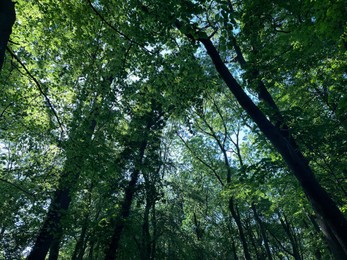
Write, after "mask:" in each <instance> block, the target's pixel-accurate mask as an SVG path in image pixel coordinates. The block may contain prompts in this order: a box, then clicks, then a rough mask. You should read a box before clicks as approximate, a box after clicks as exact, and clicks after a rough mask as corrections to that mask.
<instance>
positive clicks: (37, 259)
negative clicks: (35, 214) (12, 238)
mask: <svg viewBox="0 0 347 260" xmlns="http://www.w3.org/2000/svg"><path fill="white" fill-rule="evenodd" d="M70 202H71V196H70V189H68V188H65V189H63V188H59V189H58V190H57V191H56V192H55V194H54V197H53V200H52V203H51V205H50V207H49V210H48V213H47V216H46V220H45V222H44V224H43V226H42V227H41V230H40V233H39V235H38V236H37V238H36V242H35V245H34V247H33V249H32V251H31V252H30V254H29V256H28V257H27V260H44V259H45V258H46V255H47V253H48V250H49V249H50V247H51V246H52V244H53V242H54V240H55V239H56V237H55V236H56V235H57V234H58V233H60V232H61V219H62V217H63V216H65V213H66V210H67V209H68V207H69V205H70Z"/></svg>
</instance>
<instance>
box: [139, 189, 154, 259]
mask: <svg viewBox="0 0 347 260" xmlns="http://www.w3.org/2000/svg"><path fill="white" fill-rule="evenodd" d="M148 196H150V195H148V194H147V198H146V206H145V212H144V214H143V224H142V243H141V259H143V260H148V259H151V243H150V241H151V236H150V233H149V212H150V208H151V206H152V205H151V200H150V199H149V198H148Z"/></svg>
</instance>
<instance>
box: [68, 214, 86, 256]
mask: <svg viewBox="0 0 347 260" xmlns="http://www.w3.org/2000/svg"><path fill="white" fill-rule="evenodd" d="M88 221H89V215H88V214H86V216H85V217H84V221H83V225H82V229H81V234H80V236H79V238H78V240H77V242H76V246H75V250H74V252H73V255H72V260H82V259H83V255H84V251H85V245H86V237H87V228H88Z"/></svg>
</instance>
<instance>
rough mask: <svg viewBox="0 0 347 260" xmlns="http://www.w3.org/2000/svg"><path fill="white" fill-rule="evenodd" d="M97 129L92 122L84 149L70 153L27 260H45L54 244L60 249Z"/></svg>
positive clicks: (83, 145)
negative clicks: (64, 222)
mask: <svg viewBox="0 0 347 260" xmlns="http://www.w3.org/2000/svg"><path fill="white" fill-rule="evenodd" d="M95 127H96V121H95V119H92V120H90V123H89V125H88V130H87V133H86V136H85V140H84V141H82V147H78V148H77V149H80V150H79V151H77V154H78V155H77V156H76V155H74V153H75V152H73V151H70V152H69V154H70V156H69V155H68V158H67V161H66V163H65V170H64V171H63V173H62V175H61V176H60V180H59V185H58V188H57V190H56V191H55V193H54V196H53V199H52V202H51V205H50V206H49V209H48V213H47V216H46V219H45V221H44V223H43V226H42V227H41V229H40V232H39V234H38V236H37V238H36V241H35V244H34V247H33V249H32V250H31V252H30V254H29V256H28V257H27V260H44V259H45V258H46V256H47V253H48V251H49V249H50V248H51V246H52V244H53V243H54V242H57V243H58V245H56V248H59V242H60V240H61V237H62V236H63V228H62V219H63V218H64V217H65V216H66V213H67V210H68V208H69V206H70V203H71V191H72V189H73V187H74V186H75V185H76V184H77V182H78V178H79V175H80V168H81V167H82V165H81V164H83V153H85V149H84V148H87V147H85V145H86V143H89V142H90V140H91V137H92V134H93V132H94V129H95ZM72 136H73V135H72ZM78 145H79V144H78ZM78 145H77V146H78ZM87 145H88V144H87ZM57 253H59V252H57ZM57 253H54V254H57Z"/></svg>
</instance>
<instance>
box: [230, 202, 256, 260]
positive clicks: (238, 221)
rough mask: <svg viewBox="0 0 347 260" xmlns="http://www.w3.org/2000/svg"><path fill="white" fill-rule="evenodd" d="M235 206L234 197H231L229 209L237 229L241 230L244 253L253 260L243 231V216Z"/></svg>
mask: <svg viewBox="0 0 347 260" xmlns="http://www.w3.org/2000/svg"><path fill="white" fill-rule="evenodd" d="M235 207H236V206H235V205H234V199H233V198H230V199H229V210H230V213H231V215H232V217H233V218H234V220H235V222H236V226H237V229H238V230H239V236H240V240H241V243H242V247H243V254H244V256H245V259H246V260H251V259H252V258H251V255H250V253H249V249H248V244H247V240H246V236H245V232H244V231H243V226H242V222H241V218H240V216H239V214H238V212H237V211H236V210H235Z"/></svg>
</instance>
